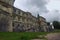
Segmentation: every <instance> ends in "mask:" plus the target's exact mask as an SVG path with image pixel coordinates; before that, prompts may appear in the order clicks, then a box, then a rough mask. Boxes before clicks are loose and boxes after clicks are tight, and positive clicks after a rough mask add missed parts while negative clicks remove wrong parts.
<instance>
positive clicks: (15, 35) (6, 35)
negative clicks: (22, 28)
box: [0, 32, 47, 40]
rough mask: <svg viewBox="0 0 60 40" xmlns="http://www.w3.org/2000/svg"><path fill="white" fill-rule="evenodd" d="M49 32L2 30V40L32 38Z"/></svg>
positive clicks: (0, 37)
mask: <svg viewBox="0 0 60 40" xmlns="http://www.w3.org/2000/svg"><path fill="white" fill-rule="evenodd" d="M46 34H47V32H21V33H20V32H0V40H30V39H34V38H37V36H38V35H46Z"/></svg>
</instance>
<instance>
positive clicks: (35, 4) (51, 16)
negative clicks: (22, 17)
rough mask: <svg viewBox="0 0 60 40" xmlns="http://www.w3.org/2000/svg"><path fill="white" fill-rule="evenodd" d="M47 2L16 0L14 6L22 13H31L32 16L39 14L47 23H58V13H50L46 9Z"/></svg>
mask: <svg viewBox="0 0 60 40" xmlns="http://www.w3.org/2000/svg"><path fill="white" fill-rule="evenodd" d="M47 3H48V0H16V1H15V3H14V6H15V7H17V8H19V9H22V10H24V11H29V12H31V13H32V14H33V15H34V16H37V14H38V13H39V14H40V15H41V16H43V17H45V18H46V20H47V21H49V22H52V21H54V20H58V21H60V13H59V12H58V11H56V10H54V11H50V12H49V10H48V9H47V8H46V5H47Z"/></svg>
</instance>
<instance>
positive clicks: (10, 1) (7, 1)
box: [0, 0, 15, 5]
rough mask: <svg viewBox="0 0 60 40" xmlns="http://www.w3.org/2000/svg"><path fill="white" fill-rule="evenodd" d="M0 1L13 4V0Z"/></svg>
mask: <svg viewBox="0 0 60 40" xmlns="http://www.w3.org/2000/svg"><path fill="white" fill-rule="evenodd" d="M0 1H2V2H5V3H7V4H9V5H13V4H14V1H15V0H0Z"/></svg>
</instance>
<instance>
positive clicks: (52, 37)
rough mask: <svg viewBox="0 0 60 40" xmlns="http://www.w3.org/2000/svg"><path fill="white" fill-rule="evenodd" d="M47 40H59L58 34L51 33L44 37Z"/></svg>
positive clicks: (59, 35)
mask: <svg viewBox="0 0 60 40" xmlns="http://www.w3.org/2000/svg"><path fill="white" fill-rule="evenodd" d="M45 37H46V38H47V39H48V40H60V33H51V34H47V36H45Z"/></svg>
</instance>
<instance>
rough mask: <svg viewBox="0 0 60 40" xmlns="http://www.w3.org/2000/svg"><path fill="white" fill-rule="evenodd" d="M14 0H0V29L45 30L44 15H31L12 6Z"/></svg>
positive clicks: (12, 30) (13, 30) (9, 30)
mask: <svg viewBox="0 0 60 40" xmlns="http://www.w3.org/2000/svg"><path fill="white" fill-rule="evenodd" d="M14 1H15V0H0V31H3V32H40V31H45V32H47V28H48V26H47V23H46V19H45V18H44V17H41V16H38V17H35V16H33V15H32V14H31V13H30V12H24V11H22V10H20V9H18V8H15V7H14V6H13V4H14Z"/></svg>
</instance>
